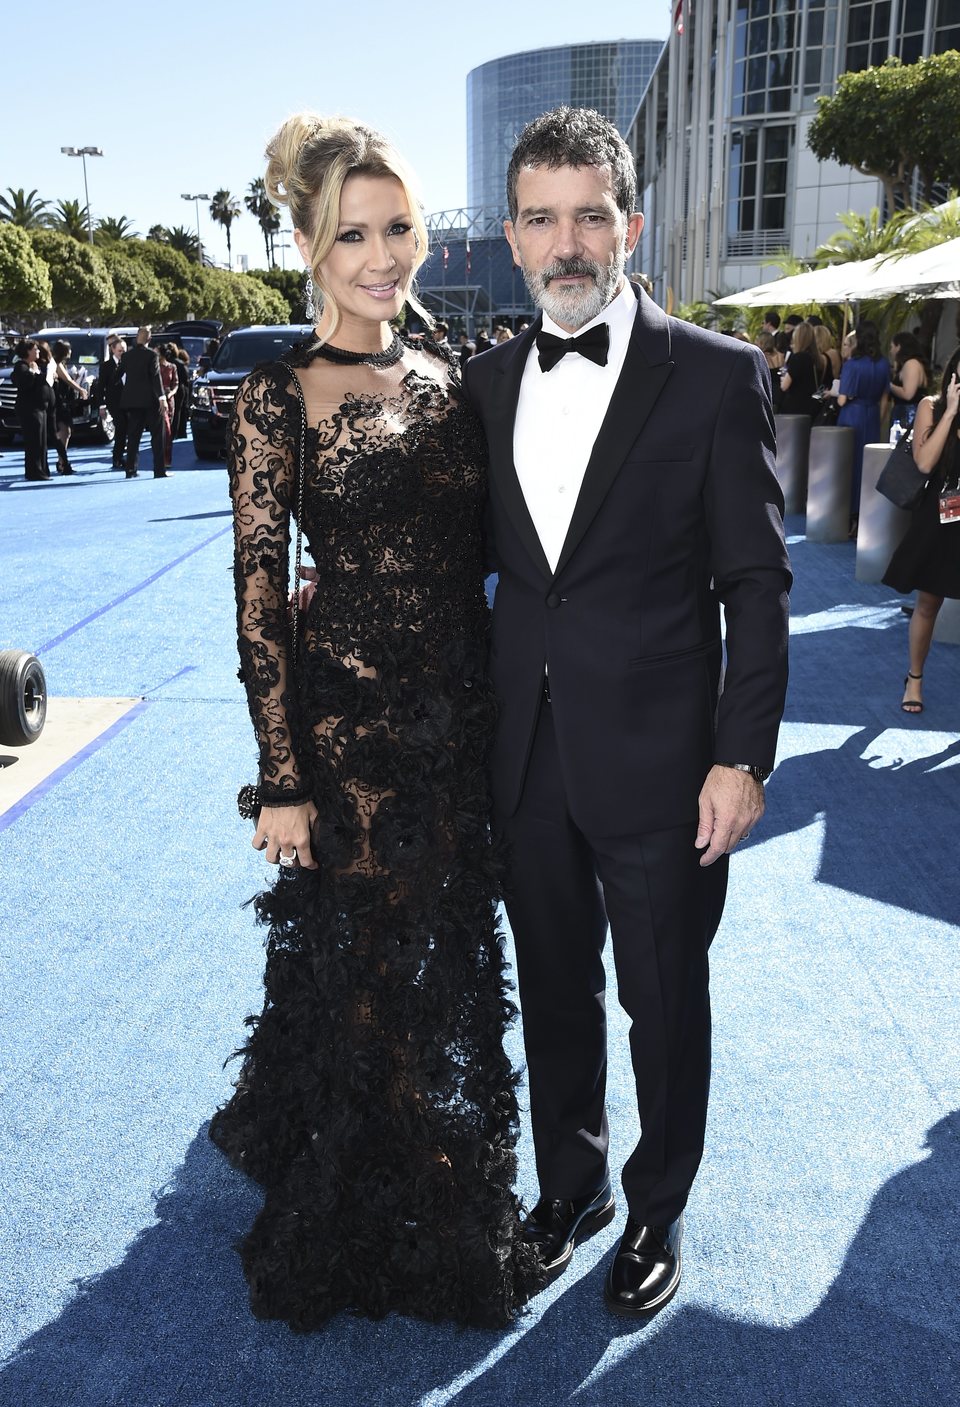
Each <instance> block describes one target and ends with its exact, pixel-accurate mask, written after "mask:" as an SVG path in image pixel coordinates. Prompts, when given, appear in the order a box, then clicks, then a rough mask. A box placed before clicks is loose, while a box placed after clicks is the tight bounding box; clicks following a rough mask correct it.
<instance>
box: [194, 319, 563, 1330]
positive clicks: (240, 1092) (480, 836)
mask: <svg viewBox="0 0 960 1407" xmlns="http://www.w3.org/2000/svg"><path fill="white" fill-rule="evenodd" d="M342 355H346V354H342ZM290 360H291V361H292V362H293V363H294V364H295V365H297V366H298V367H299V368H301V370H300V377H301V381H302V385H303V388H304V394H305V397H306V404H307V413H308V430H307V439H306V474H305V490H304V503H303V524H302V526H303V530H304V538H305V544H306V545H307V546H308V549H309V557H310V559H311V561H312V563H313V564H315V566H316V569H317V573H318V577H317V584H316V592H315V594H314V596H313V599H312V601H311V603H310V606H309V608H308V610H307V611H306V613H305V615H303V616H302V617H301V625H300V631H301V644H300V655H299V659H298V662H297V667H296V683H295V685H294V683H293V680H292V677H291V670H290V637H289V625H288V613H287V605H286V601H287V591H288V570H287V543H288V532H289V522H290V515H291V508H293V509H294V510H295V508H296V504H295V502H294V496H295V487H296V476H297V453H298V448H297V447H298V441H299V432H300V409H299V404H298V401H297V398H296V392H295V388H294V387H293V385H292V382H291V380H290V377H289V374H288V373H287V371H286V370H285V369H284V368H283V367H282V366H281V365H279V364H271V365H267V366H263V367H260V368H258V369H257V370H256V371H255V372H254V373H253V374H252V375H251V376H250V377H249V378H248V379H247V381H246V382H245V384H244V386H243V387H242V388H241V392H240V395H239V397H238V401H237V409H236V413H235V418H234V423H233V431H232V437H231V447H230V455H229V467H230V486H231V494H232V498H233V503H234V514H235V524H236V559H235V563H236V588H237V602H238V619H239V648H240V659H241V670H240V677H241V679H242V681H243V682H244V684H245V686H246V690H247V696H248V700H249V704H250V711H251V716H252V719H253V723H254V727H255V730H256V734H257V739H258V742H259V748H260V775H261V793H262V796H263V800H264V804H265V805H284V804H290V803H293V802H296V801H298V800H303V799H306V798H310V799H312V800H313V801H314V803H315V804H316V807H317V811H318V816H317V820H316V823H315V825H314V826H313V830H312V848H313V853H314V858H315V859H316V860H317V861H318V863H319V866H320V868H319V870H315V871H310V870H298V869H291V870H282V869H281V870H280V871H279V873H278V875H277V881H276V884H275V886H274V888H273V889H272V891H270V892H268V893H265V894H262V895H260V896H259V898H258V900H257V911H258V915H259V917H260V919H261V921H262V922H263V923H264V924H266V925H268V927H269V934H268V939H267V963H266V975H265V988H266V999H265V1004H264V1007H263V1010H262V1012H261V1013H260V1015H259V1016H255V1017H250V1018H249V1019H248V1025H249V1027H250V1035H249V1037H248V1040H247V1042H246V1045H245V1047H244V1049H243V1051H242V1055H243V1063H242V1070H241V1074H240V1077H239V1080H238V1082H237V1086H236V1092H235V1094H234V1095H233V1097H232V1099H231V1100H230V1101H229V1103H228V1104H227V1105H226V1106H225V1107H224V1108H223V1109H221V1110H220V1111H219V1112H218V1113H217V1114H216V1115H215V1117H214V1119H213V1121H212V1124H211V1129H210V1133H211V1137H212V1138H213V1140H214V1142H215V1143H216V1144H217V1145H218V1146H219V1147H220V1148H221V1149H222V1150H223V1151H224V1152H225V1153H226V1154H227V1156H228V1157H229V1158H230V1160H231V1162H232V1163H234V1164H235V1165H236V1166H237V1167H239V1168H242V1169H243V1170H244V1171H245V1172H247V1173H249V1174H250V1175H251V1176H252V1177H254V1178H256V1179H257V1180H258V1181H259V1182H260V1183H262V1184H263V1186H264V1188H265V1190H266V1197H265V1203H264V1206H263V1210H262V1211H261V1213H260V1214H259V1216H258V1217H257V1219H256V1222H255V1224H254V1226H253V1228H252V1230H251V1231H250V1233H249V1235H248V1236H247V1237H246V1239H245V1241H244V1242H243V1245H242V1247H241V1254H242V1259H243V1266H244V1270H245V1273H246V1276H247V1279H248V1282H249V1286H250V1297H251V1304H252V1307H253V1311H254V1313H255V1314H257V1315H258V1316H260V1317H264V1318H279V1319H285V1320H287V1321H288V1322H289V1323H290V1324H291V1325H292V1326H293V1328H295V1329H299V1330H309V1329H315V1328H317V1327H318V1326H320V1325H321V1324H322V1323H323V1322H324V1321H325V1320H326V1319H328V1318H329V1317H330V1315H332V1314H334V1313H336V1312H337V1311H338V1310H341V1309H348V1310H353V1311H355V1312H360V1313H364V1314H367V1315H370V1316H372V1317H380V1316H382V1315H385V1314H387V1313H389V1312H391V1311H399V1312H402V1313H406V1314H413V1315H419V1316H421V1317H424V1318H427V1319H453V1320H456V1321H459V1322H461V1323H471V1324H479V1325H487V1326H495V1325H501V1324H505V1323H508V1322H509V1321H510V1320H511V1318H512V1317H513V1316H514V1314H515V1312H516V1310H517V1309H518V1308H519V1306H520V1305H521V1304H522V1303H523V1302H524V1301H525V1300H526V1299H527V1298H528V1297H529V1295H530V1294H531V1293H532V1292H533V1291H534V1290H535V1289H536V1288H538V1287H539V1285H540V1284H541V1283H542V1275H541V1271H540V1269H539V1265H538V1261H537V1259H536V1255H535V1253H534V1252H533V1251H532V1250H531V1249H530V1248H529V1247H526V1246H525V1245H524V1244H523V1243H522V1241H521V1240H520V1237H519V1205H518V1202H517V1199H516V1197H515V1196H514V1193H513V1191H512V1186H513V1182H514V1177H515V1172H516V1159H515V1155H514V1151H513V1150H514V1144H515V1139H516V1132H517V1109H516V1101H515V1093H514V1086H515V1079H516V1077H515V1076H514V1074H513V1073H512V1071H511V1069H510V1066H509V1063H508V1061H507V1060H506V1057H505V1055H504V1052H503V1044H502V1041H503V1034H504V1029H505V1025H506V1023H507V1021H508V1020H509V1019H510V1017H511V1015H512V1014H513V1007H512V1006H511V1004H510V1003H509V1002H508V1000H507V998H506V996H505V984H504V973H503V968H504V957H503V940H502V936H501V934H500V933H499V931H498V929H497V925H496V916H495V897H494V896H495V894H496V890H497V879H496V875H497V868H498V867H497V866H496V864H495V856H494V852H493V848H492V845H491V840H490V835H489V831H488V806H489V803H488V790H487V781H486V775H485V762H486V752H487V746H488V740H489V736H490V731H491V723H492V714H493V699H492V695H491V691H490V688H489V686H488V684H487V681H486V678H485V673H484V655H485V637H486V629H487V608H486V601H485V597H484V592H483V570H482V559H481V547H480V518H481V511H482V500H483V496H484V473H483V464H484V459H485V447H484V444H483V442H482V438H481V432H480V430H479V428H478V426H477V424H476V422H475V420H474V418H473V416H472V414H471V412H470V411H469V410H468V409H467V408H466V407H465V406H464V405H463V404H462V403H461V402H460V400H459V397H458V388H457V383H456V380H455V376H454V373H453V372H452V371H451V370H450V369H449V367H448V365H447V363H446V361H445V360H444V359H442V358H441V356H440V354H433V353H430V352H427V351H423V350H415V349H414V348H413V347H404V346H403V345H402V344H400V343H395V344H394V347H393V349H392V351H391V352H390V353H388V354H385V355H384V357H383V358H382V359H380V361H379V363H378V364H376V365H370V364H369V363H366V362H359V363H357V362H351V361H349V360H347V361H344V360H342V358H338V357H336V355H335V349H333V348H329V349H324V350H323V351H320V350H319V349H318V347H317V345H316V344H312V345H305V346H302V347H300V348H298V349H296V350H295V352H294V353H293V354H292V355H291V358H290Z"/></svg>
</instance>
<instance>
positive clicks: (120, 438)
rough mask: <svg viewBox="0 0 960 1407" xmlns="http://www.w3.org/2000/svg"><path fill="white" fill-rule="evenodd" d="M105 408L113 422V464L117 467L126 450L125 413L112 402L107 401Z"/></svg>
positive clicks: (120, 406) (118, 405) (119, 406)
mask: <svg viewBox="0 0 960 1407" xmlns="http://www.w3.org/2000/svg"><path fill="white" fill-rule="evenodd" d="M106 406H107V410H108V411H109V412H110V419H111V420H112V421H113V427H114V436H113V462H114V465H117V464H119V463H121V461H122V460H123V456H124V454H125V453H126V449H127V412H126V411H125V410H124V408H123V406H122V405H120V404H119V402H117V401H114V400H108V401H107V402H106Z"/></svg>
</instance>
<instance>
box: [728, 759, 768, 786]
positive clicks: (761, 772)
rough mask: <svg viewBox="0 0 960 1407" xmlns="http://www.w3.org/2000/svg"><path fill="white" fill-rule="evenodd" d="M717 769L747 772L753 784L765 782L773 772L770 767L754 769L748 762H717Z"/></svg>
mask: <svg viewBox="0 0 960 1407" xmlns="http://www.w3.org/2000/svg"><path fill="white" fill-rule="evenodd" d="M715 765H716V766H717V767H732V768H733V770H734V771H735V772H749V773H750V776H751V777H752V778H753V779H754V781H755V782H765V781H766V780H767V778H768V777H769V775H770V773H771V772H772V771H773V768H772V767H754V766H753V765H752V764H751V763H749V762H717V763H716V764H715Z"/></svg>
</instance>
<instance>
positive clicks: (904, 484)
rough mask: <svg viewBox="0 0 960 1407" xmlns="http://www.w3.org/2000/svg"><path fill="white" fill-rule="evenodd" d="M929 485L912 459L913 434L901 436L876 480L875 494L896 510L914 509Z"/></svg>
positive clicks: (927, 475)
mask: <svg viewBox="0 0 960 1407" xmlns="http://www.w3.org/2000/svg"><path fill="white" fill-rule="evenodd" d="M929 483H930V475H929V474H924V473H922V472H921V471H920V470H919V469H918V468H917V466H916V464H915V463H914V459H913V433H912V432H909V433H908V434H906V435H902V436H901V437H900V439H899V440H898V441H897V443H896V444H895V445H894V447H893V449H892V450H891V451H890V454H889V456H888V458H887V462H886V464H885V465H884V466H883V469H882V470H881V471H880V477H879V479H878V480H877V492H878V493H882V494H883V496H884V498H889V500H890V502H891V503H895V504H896V505H897V507H898V508H906V509H911V508H916V506H917V504H918V503H919V502H920V500H921V498H922V497H923V495H924V493H925V492H926V490H927V487H928V485H929Z"/></svg>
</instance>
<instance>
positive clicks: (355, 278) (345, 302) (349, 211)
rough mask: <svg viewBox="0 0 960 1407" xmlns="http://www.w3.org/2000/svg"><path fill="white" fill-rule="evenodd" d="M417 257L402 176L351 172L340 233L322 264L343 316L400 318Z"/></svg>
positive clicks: (352, 319)
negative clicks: (400, 180) (398, 177)
mask: <svg viewBox="0 0 960 1407" xmlns="http://www.w3.org/2000/svg"><path fill="white" fill-rule="evenodd" d="M298 233H299V232H298ZM300 238H301V239H302V238H303V236H302V235H301V237H300ZM297 242H298V244H300V240H299V239H298V241H297ZM305 242H306V241H304V243H305ZM300 247H301V251H303V245H300ZM416 257H417V241H416V235H415V233H414V230H413V224H412V221H411V218H410V206H409V202H408V200H407V197H406V195H405V194H404V189H403V186H402V185H401V184H400V182H399V181H398V180H397V179H396V177H395V176H364V175H360V174H357V175H355V176H348V177H347V179H346V181H344V183H343V190H342V192H341V195H340V223H339V226H338V228H337V237H336V240H335V242H334V245H333V248H332V249H331V250H330V253H329V254H328V255H327V257H326V258H325V259H324V261H323V263H322V264H321V266H320V272H321V274H322V275H323V280H324V283H325V284H326V286H327V288H329V290H330V292H331V294H332V295H333V297H334V299H335V300H336V302H337V305H338V307H339V308H340V313H341V316H342V318H343V321H344V322H345V323H351V322H352V323H357V322H360V323H370V322H386V321H388V320H389V319H390V318H395V317H396V316H397V314H398V313H399V312H400V310H401V308H402V307H403V304H404V300H405V298H406V296H407V291H408V289H409V287H410V283H411V281H412V279H413V270H414V262H415V260H416Z"/></svg>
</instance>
